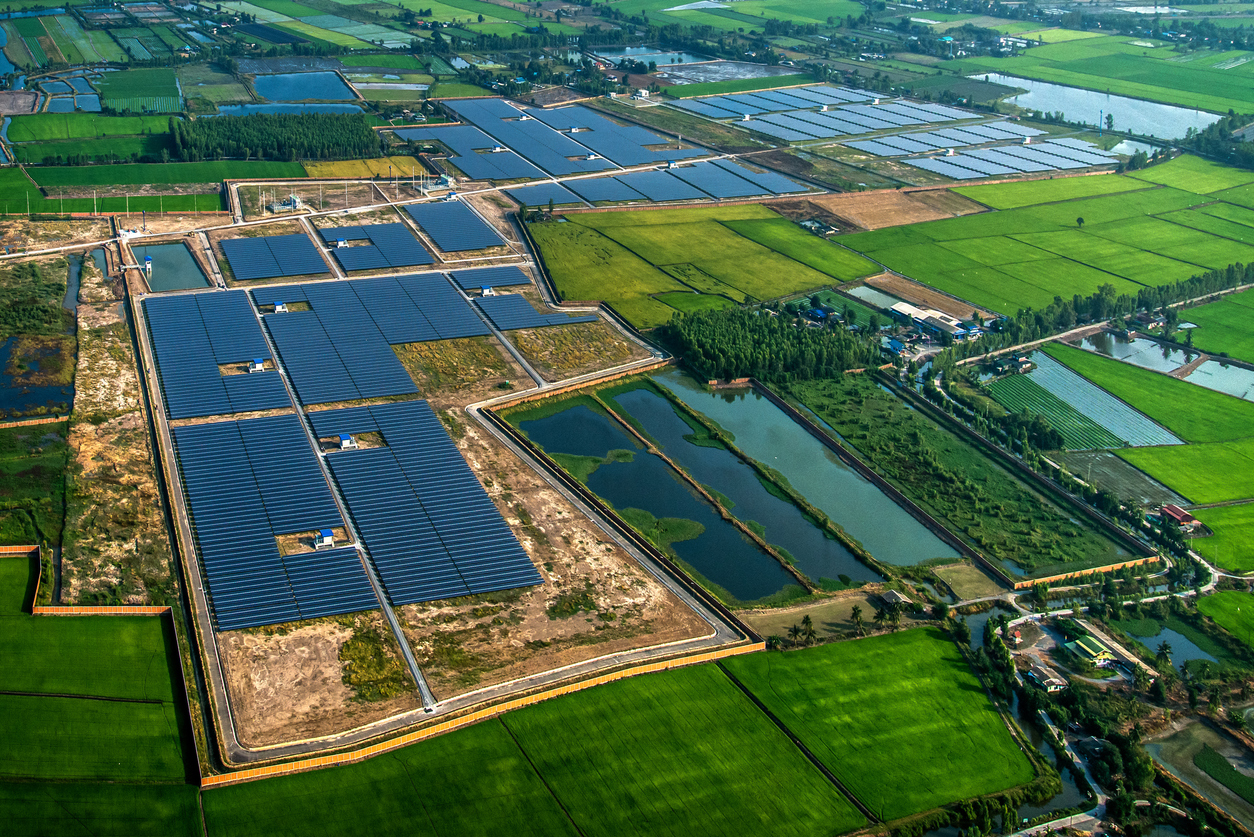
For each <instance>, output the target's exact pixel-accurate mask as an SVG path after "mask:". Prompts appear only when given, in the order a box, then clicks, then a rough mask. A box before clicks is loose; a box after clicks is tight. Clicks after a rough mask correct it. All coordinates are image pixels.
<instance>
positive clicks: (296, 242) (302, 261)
mask: <svg viewBox="0 0 1254 837" xmlns="http://www.w3.org/2000/svg"><path fill="white" fill-rule="evenodd" d="M222 252H223V253H224V254H226V260H227V262H228V263H229V264H230V265H231V270H232V271H233V272H234V273H235V278H236V279H240V280H249V279H272V278H274V277H276V276H316V275H318V274H320V273H326V272H327V265H326V262H324V261H323V260H322V256H321V255H319V253H318V248H317V247H315V246H314V244H313V242H312V241H310V240H309V239H308V237H306V236H304V235H301V234H300V233H295V234H292V235H270V236H262V237H259V238H228V239H224V240H223V241H222Z"/></svg>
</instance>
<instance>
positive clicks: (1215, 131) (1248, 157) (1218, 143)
mask: <svg viewBox="0 0 1254 837" xmlns="http://www.w3.org/2000/svg"><path fill="white" fill-rule="evenodd" d="M1251 121H1254V116H1251V115H1249V114H1244V115H1238V114H1236V113H1234V112H1233V111H1228V115H1227V116H1225V117H1223V118H1222V119H1220V120H1219V121H1218V122H1212V123H1211V124H1210V125H1207V126H1206V127H1205V128H1203V129H1202V130H1201V131H1199V130H1197V129H1196V128H1189V130H1188V131H1187V132H1186V133H1185V135H1184V142H1183V143H1181V144H1182V145H1183V146H1184V147H1185V148H1189V149H1192V150H1193V151H1196V152H1197V153H1199V154H1205V155H1207V156H1208V157H1214V158H1215V159H1218V160H1222V161H1223V162H1225V163H1228V164H1229V165H1233V166H1240V167H1241V168H1245V169H1254V142H1247V141H1246V140H1245V139H1244V138H1243V135H1242V137H1238V136H1234V135H1233V133H1232V132H1233V131H1235V130H1237V129H1238V128H1243V127H1245V126H1246V125H1248V124H1250V122H1251Z"/></svg>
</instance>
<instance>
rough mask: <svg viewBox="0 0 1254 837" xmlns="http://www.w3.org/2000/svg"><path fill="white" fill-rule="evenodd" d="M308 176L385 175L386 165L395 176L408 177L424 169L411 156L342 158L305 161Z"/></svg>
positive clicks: (386, 173)
mask: <svg viewBox="0 0 1254 837" xmlns="http://www.w3.org/2000/svg"><path fill="white" fill-rule="evenodd" d="M304 166H305V172H306V173H307V174H308V175H309V176H310V177H374V176H375V175H378V176H379V177H387V176H388V174H389V171H388V166H391V167H392V169H391V172H390V173H391V174H392V175H393V176H396V177H409V176H410V175H411V174H412V173H413V172H415V171H419V172H421V171H425V169H424V168H423V166H422V164H421V163H419V162H418V161H417V160H415V159H414V158H413V157H379V158H377V159H374V160H342V161H340V162H336V163H305V164H304Z"/></svg>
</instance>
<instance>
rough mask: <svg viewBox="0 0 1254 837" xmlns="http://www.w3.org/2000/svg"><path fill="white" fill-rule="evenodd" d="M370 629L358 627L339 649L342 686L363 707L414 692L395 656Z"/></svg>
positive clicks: (410, 680) (379, 635) (397, 657)
mask: <svg viewBox="0 0 1254 837" xmlns="http://www.w3.org/2000/svg"><path fill="white" fill-rule="evenodd" d="M391 646H392V643H389V642H388V641H387V640H386V639H385V638H384V636H383V634H382V633H381V632H380V631H379V629H378V628H375V627H373V626H366V625H358V626H357V627H356V628H354V630H353V635H352V636H351V637H349V638H348V641H347V642H345V643H344V645H343V647H341V648H340V661H341V662H342V663H344V673H343V675H342V677H343V680H344V685H345V686H348V687H349V688H351V689H352V690H353V699H354V700H358V701H361V702H363V703H373V702H376V701H381V700H387V699H389V698H393V697H396V696H397V695H401V694H404V693H405V692H407V691H410V690H412V689H413V688H414V681H413V680H412V679H410V676H409V672H408V671H406V670H405V664H404V663H403V662H402V661H401V657H400V655H399V654H397V653H396V652H395V649H393V648H392V647H391Z"/></svg>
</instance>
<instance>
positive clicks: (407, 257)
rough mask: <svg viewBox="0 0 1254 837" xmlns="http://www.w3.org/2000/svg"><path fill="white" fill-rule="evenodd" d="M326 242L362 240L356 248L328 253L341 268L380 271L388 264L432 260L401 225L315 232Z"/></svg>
mask: <svg viewBox="0 0 1254 837" xmlns="http://www.w3.org/2000/svg"><path fill="white" fill-rule="evenodd" d="M318 232H319V233H320V234H321V235H322V240H323V241H326V242H328V243H331V242H335V241H338V240H344V241H362V240H368V241H369V242H370V244H368V245H364V246H357V247H336V248H335V249H333V250H332V251H331V252H332V254H334V255H335V260H336V261H338V262H339V263H340V267H342V268H344V269H345V270H348V271H351V270H381V269H383V268H388V267H414V266H416V265H423V264H431V263H432V262H433V261H435V260H434V259H433V258H432V257H431V254H430V253H428V252H427V251H426V250H425V249H424V248H423V246H422V245H421V244H419V243H418V239H416V238H414V236H413V234H412V233H411V232H410V231H409V230H408V229H407V228H406V227H405V225H404V224H400V223H396V224H367V225H365V226H360V227H330V228H328V229H322V230H319V231H318Z"/></svg>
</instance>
